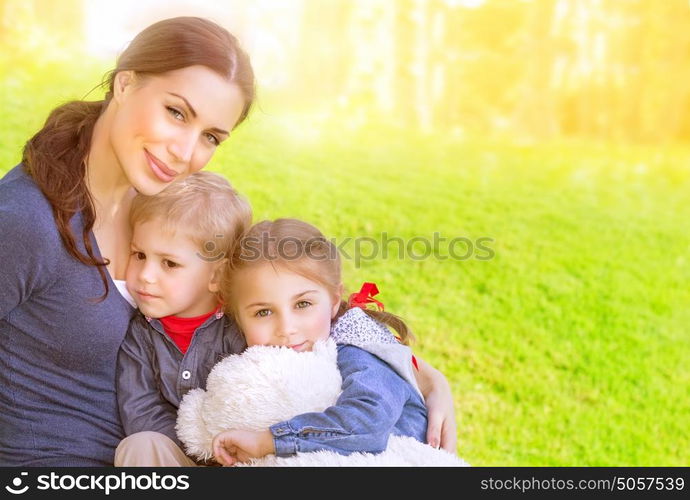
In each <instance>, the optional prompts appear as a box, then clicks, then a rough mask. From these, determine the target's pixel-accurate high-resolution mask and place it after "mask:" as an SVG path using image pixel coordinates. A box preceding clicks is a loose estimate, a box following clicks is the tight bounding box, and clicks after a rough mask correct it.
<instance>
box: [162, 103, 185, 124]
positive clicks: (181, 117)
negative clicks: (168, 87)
mask: <svg viewBox="0 0 690 500" xmlns="http://www.w3.org/2000/svg"><path fill="white" fill-rule="evenodd" d="M165 109H167V110H168V113H170V116H172V117H173V118H175V120H180V121H183V120H184V114H183V113H182V111H180V110H179V109H177V108H173V107H172V106H166V107H165Z"/></svg>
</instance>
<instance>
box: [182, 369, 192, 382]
mask: <svg viewBox="0 0 690 500" xmlns="http://www.w3.org/2000/svg"><path fill="white" fill-rule="evenodd" d="M191 376H192V373H191V372H190V371H189V370H185V371H183V372H182V378H183V379H184V380H189V379H190V378H191Z"/></svg>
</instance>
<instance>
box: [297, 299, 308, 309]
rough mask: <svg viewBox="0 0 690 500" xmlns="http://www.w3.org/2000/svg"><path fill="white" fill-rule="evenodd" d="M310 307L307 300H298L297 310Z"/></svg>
mask: <svg viewBox="0 0 690 500" xmlns="http://www.w3.org/2000/svg"><path fill="white" fill-rule="evenodd" d="M310 305H311V302H309V301H307V300H300V301H299V302H298V303H297V309H304V308H305V307H309V306H310Z"/></svg>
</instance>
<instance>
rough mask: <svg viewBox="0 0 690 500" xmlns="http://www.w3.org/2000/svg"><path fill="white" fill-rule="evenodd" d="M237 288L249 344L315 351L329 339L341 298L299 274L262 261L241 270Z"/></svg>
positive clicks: (237, 310) (238, 314) (237, 306)
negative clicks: (321, 343)
mask: <svg viewBox="0 0 690 500" xmlns="http://www.w3.org/2000/svg"><path fill="white" fill-rule="evenodd" d="M234 278H235V281H234V283H233V285H232V286H233V287H235V286H236V287H237V289H236V290H234V291H233V292H234V293H233V296H234V297H237V300H236V303H235V304H233V308H234V310H235V316H236V319H237V322H238V323H239V326H240V328H241V329H242V331H243V332H244V336H245V338H246V339H247V345H249V346H253V345H278V346H287V347H290V348H292V349H295V350H296V351H311V349H312V347H313V345H314V342H316V341H317V340H324V339H326V338H328V335H329V333H330V328H331V319H332V318H333V317H334V316H335V314H336V313H337V312H338V306H339V303H340V297H335V298H334V297H333V296H331V294H330V293H328V291H327V290H326V289H325V288H324V287H323V286H321V285H319V284H318V283H315V282H313V281H311V280H308V279H307V278H305V277H304V276H301V275H299V274H296V273H293V272H290V271H287V270H282V269H280V268H279V267H275V268H274V267H273V266H272V265H271V264H268V263H266V264H261V265H258V266H254V267H250V268H247V269H243V270H241V271H239V272H238V273H237V274H236V275H235V276H234Z"/></svg>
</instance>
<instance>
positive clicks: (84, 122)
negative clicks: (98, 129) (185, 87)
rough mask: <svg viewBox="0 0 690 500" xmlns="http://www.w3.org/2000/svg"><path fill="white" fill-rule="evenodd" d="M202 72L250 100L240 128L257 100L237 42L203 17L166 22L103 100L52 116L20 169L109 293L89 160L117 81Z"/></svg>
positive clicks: (146, 33)
mask: <svg viewBox="0 0 690 500" xmlns="http://www.w3.org/2000/svg"><path fill="white" fill-rule="evenodd" d="M194 65H202V66H206V67H207V68H209V69H211V70H213V71H215V72H216V73H218V74H219V75H221V76H223V77H226V78H227V79H228V80H229V81H230V82H232V83H235V84H236V85H237V86H238V87H239V89H240V90H241V92H242V95H243V97H244V108H243V110H242V113H241V115H240V118H239V121H238V122H237V124H239V123H241V122H242V121H243V120H244V119H245V118H246V117H247V114H248V113H249V109H250V108H251V105H252V102H253V101H254V73H253V70H252V67H251V64H250V62H249V57H248V56H247V54H246V53H245V52H244V51H243V50H242V48H241V47H240V46H239V43H238V41H237V39H236V38H235V37H234V36H233V35H231V34H230V33H228V32H227V31H226V30H225V29H224V28H222V27H220V26H218V25H217V24H215V23H213V22H211V21H208V20H205V19H201V18H197V17H176V18H172V19H166V20H163V21H160V22H157V23H155V24H152V25H151V26H149V27H148V28H146V29H144V30H143V31H141V32H140V33H139V34H138V35H137V36H136V37H135V38H134V40H132V41H131V43H130V44H129V46H128V47H127V49H126V50H125V51H124V52H123V53H122V54H121V55H120V57H119V58H118V60H117V64H116V67H115V69H113V70H112V71H111V72H109V73H108V74H107V75H106V76H105V77H104V80H103V82H102V84H101V85H102V86H103V87H105V88H107V92H106V95H105V99H103V100H102V101H72V102H69V103H67V104H64V105H62V106H60V107H58V108H56V109H54V110H53V111H52V112H51V114H50V116H48V119H47V120H46V123H45V124H44V125H43V128H42V129H41V130H39V131H38V133H37V134H36V135H34V136H33V137H32V138H31V139H30V140H29V141H28V142H27V143H26V146H25V147H24V153H23V156H22V163H23V165H24V168H25V169H26V171H27V172H28V173H29V175H30V176H31V177H32V178H33V179H34V181H35V182H36V184H37V185H38V186H39V188H40V189H41V191H42V192H43V194H44V195H45V197H46V198H47V199H48V201H49V202H50V205H51V206H52V209H53V216H54V218H55V223H56V225H57V228H58V231H59V232H60V236H61V238H62V241H63V244H64V245H65V248H66V249H67V251H68V252H69V253H70V254H71V255H72V256H74V257H75V258H76V259H78V260H79V261H80V262H82V263H84V264H86V265H90V266H96V267H97V268H98V272H99V274H100V276H101V280H102V281H103V285H104V287H105V293H104V294H103V295H102V296H101V299H104V298H105V297H106V296H107V294H108V280H107V277H106V272H105V266H107V265H108V264H109V261H108V259H98V258H97V257H96V256H95V254H94V249H93V246H92V244H91V240H90V238H89V233H90V232H91V230H92V228H93V225H94V222H95V219H96V211H95V208H94V202H93V198H92V197H91V193H90V192H89V190H88V187H87V185H86V158H87V155H88V153H89V149H90V147H91V135H92V133H93V129H94V126H95V124H96V121H97V120H98V117H99V116H100V115H101V114H102V113H103V111H104V110H105V109H106V108H107V106H108V103H109V102H110V99H111V98H112V96H113V86H114V81H115V75H116V74H117V73H119V72H120V71H134V72H135V73H137V74H139V75H142V76H146V75H155V74H162V73H166V72H168V71H173V70H177V69H182V68H186V67H188V66H194ZM78 212H81V213H82V218H83V225H84V228H83V230H82V234H81V238H82V241H83V243H84V249H85V250H86V253H85V254H84V253H82V252H81V251H80V250H79V248H78V246H77V243H76V240H75V235H74V234H73V233H72V230H71V228H70V220H71V219H72V217H73V216H74V215H75V214H76V213H78Z"/></svg>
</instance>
